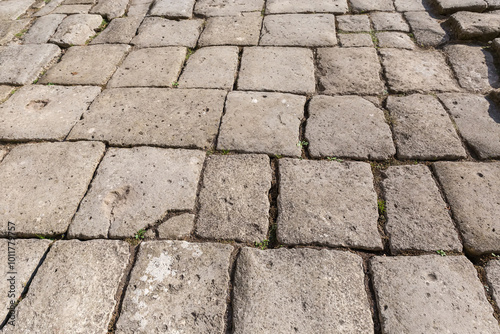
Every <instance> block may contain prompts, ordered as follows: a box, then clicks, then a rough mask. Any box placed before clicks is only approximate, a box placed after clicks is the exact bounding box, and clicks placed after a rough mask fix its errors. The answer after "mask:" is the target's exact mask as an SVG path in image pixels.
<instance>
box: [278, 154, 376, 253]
mask: <svg viewBox="0 0 500 334" xmlns="http://www.w3.org/2000/svg"><path fill="white" fill-rule="evenodd" d="M279 180H280V183H279V196H278V210H279V213H278V229H277V237H278V241H279V242H280V243H282V244H287V245H307V244H314V245H317V244H320V245H325V246H331V247H339V246H340V247H352V248H357V249H369V250H381V249H382V248H383V246H382V240H381V238H380V234H379V232H378V229H377V220H378V216H379V215H378V211H377V195H376V193H375V190H374V188H373V176H372V173H371V169H370V165H369V164H367V163H362V162H344V163H339V162H330V161H311V160H294V159H280V160H279ZM318 190H321V191H318Z"/></svg>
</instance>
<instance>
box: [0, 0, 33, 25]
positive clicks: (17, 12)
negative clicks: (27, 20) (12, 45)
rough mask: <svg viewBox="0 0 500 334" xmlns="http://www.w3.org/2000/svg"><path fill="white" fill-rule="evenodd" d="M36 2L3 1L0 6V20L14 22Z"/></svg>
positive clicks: (28, 0)
mask: <svg viewBox="0 0 500 334" xmlns="http://www.w3.org/2000/svg"><path fill="white" fill-rule="evenodd" d="M35 1H36V0H3V1H2V6H0V20H15V19H17V18H18V17H19V16H21V15H22V14H23V13H24V12H25V11H26V10H28V8H29V7H30V6H31V5H32V4H33V3H34V2H35Z"/></svg>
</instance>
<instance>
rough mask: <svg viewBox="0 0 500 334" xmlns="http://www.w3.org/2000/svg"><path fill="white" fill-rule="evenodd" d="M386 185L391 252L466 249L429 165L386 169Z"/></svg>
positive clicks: (458, 250)
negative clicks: (463, 247)
mask: <svg viewBox="0 0 500 334" xmlns="http://www.w3.org/2000/svg"><path fill="white" fill-rule="evenodd" d="M384 173H385V176H386V179H384V181H383V184H382V186H383V189H384V193H385V198H386V202H385V205H386V211H387V223H386V224H385V229H386V230H387V232H388V234H389V237H390V239H389V244H390V248H391V252H393V253H400V252H404V251H413V250H421V251H437V250H445V251H457V252H461V251H462V244H461V242H460V239H459V236H458V233H457V231H456V229H455V226H454V224H453V221H452V220H451V217H450V214H449V213H448V209H447V204H446V203H445V202H444V200H443V198H442V197H441V194H440V193H439V189H438V187H437V185H436V182H435V181H434V179H433V178H432V173H431V172H430V170H429V168H428V167H426V166H424V165H417V166H394V167H389V168H388V169H387V170H386V171H385V172H384Z"/></svg>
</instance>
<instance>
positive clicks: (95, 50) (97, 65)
mask: <svg viewBox="0 0 500 334" xmlns="http://www.w3.org/2000/svg"><path fill="white" fill-rule="evenodd" d="M129 49H130V46H128V45H107V44H99V45H91V46H73V47H71V48H69V49H68V50H67V51H66V53H65V54H64V56H63V57H62V59H61V61H60V62H59V63H57V64H55V65H54V66H52V67H51V68H50V69H49V70H48V71H47V73H46V74H45V76H43V77H42V78H41V79H40V83H44V84H47V83H55V84H63V85H96V86H103V85H105V84H106V82H108V80H109V78H110V77H111V76H112V75H113V73H114V72H115V71H116V68H117V67H118V64H119V63H120V62H121V61H122V59H123V58H124V57H125V53H126V52H127V51H128V50H129Z"/></svg>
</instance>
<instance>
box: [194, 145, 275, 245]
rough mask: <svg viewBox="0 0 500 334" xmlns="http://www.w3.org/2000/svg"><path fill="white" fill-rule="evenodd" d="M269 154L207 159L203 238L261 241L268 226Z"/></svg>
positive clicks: (201, 211)
mask: <svg viewBox="0 0 500 334" xmlns="http://www.w3.org/2000/svg"><path fill="white" fill-rule="evenodd" d="M271 178H272V176H271V167H270V161H269V157H268V156H266V155H257V154H239V155H218V156H211V157H209V158H207V162H206V167H205V172H204V175H203V183H202V186H201V190H200V195H199V205H200V209H199V212H198V220H197V222H196V234H197V235H198V236H200V237H202V238H210V239H226V240H227V239H230V240H237V241H242V242H251V243H253V242H256V241H262V240H264V239H265V238H266V235H267V229H268V225H269V199H268V196H267V195H268V192H269V189H271Z"/></svg>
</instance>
